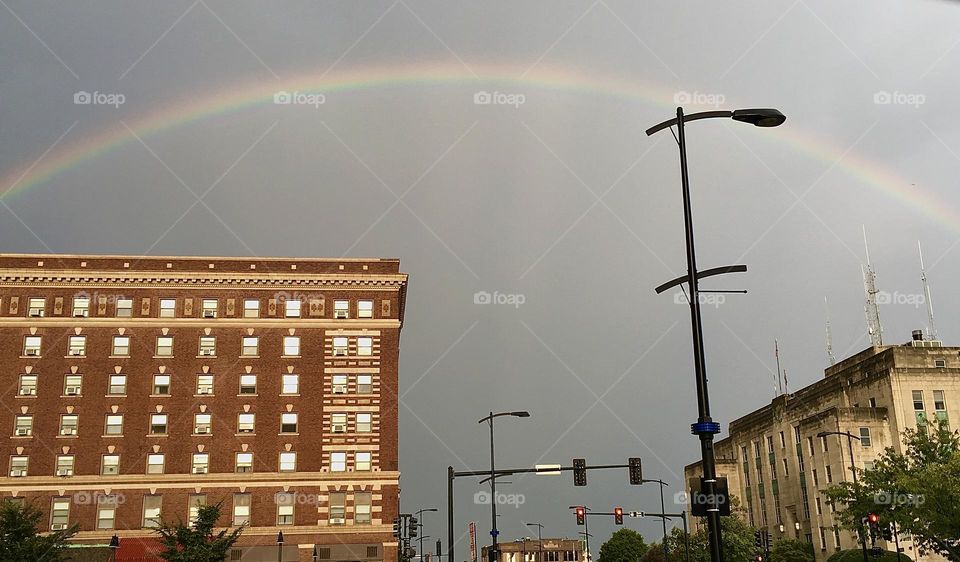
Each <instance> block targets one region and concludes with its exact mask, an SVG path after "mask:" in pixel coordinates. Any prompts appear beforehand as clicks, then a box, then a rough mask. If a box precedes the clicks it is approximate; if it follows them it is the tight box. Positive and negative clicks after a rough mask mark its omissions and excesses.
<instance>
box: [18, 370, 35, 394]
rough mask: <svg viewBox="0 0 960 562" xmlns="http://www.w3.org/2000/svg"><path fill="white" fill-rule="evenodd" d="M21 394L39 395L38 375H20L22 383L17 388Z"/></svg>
mask: <svg viewBox="0 0 960 562" xmlns="http://www.w3.org/2000/svg"><path fill="white" fill-rule="evenodd" d="M17 394H18V395H20V396H36V395H37V375H20V385H19V387H18V389H17Z"/></svg>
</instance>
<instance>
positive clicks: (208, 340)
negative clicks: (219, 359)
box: [197, 336, 217, 357]
mask: <svg viewBox="0 0 960 562" xmlns="http://www.w3.org/2000/svg"><path fill="white" fill-rule="evenodd" d="M197 354H198V355H199V356H200V357H216V356H217V336H200V342H199V344H198V346H197Z"/></svg>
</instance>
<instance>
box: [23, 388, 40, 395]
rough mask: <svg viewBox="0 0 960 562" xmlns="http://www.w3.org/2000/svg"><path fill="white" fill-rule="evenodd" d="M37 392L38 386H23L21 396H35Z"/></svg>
mask: <svg viewBox="0 0 960 562" xmlns="http://www.w3.org/2000/svg"><path fill="white" fill-rule="evenodd" d="M36 393H37V389H36V388H21V389H20V396H34V395H35V394H36Z"/></svg>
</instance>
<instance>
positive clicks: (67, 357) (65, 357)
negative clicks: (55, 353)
mask: <svg viewBox="0 0 960 562" xmlns="http://www.w3.org/2000/svg"><path fill="white" fill-rule="evenodd" d="M63 358H64V359H86V358H87V356H86V355H64V356H63Z"/></svg>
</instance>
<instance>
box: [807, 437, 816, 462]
mask: <svg viewBox="0 0 960 562" xmlns="http://www.w3.org/2000/svg"><path fill="white" fill-rule="evenodd" d="M807 450H808V451H809V452H810V457H811V458H813V456H814V453H815V451H814V448H813V437H807Z"/></svg>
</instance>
